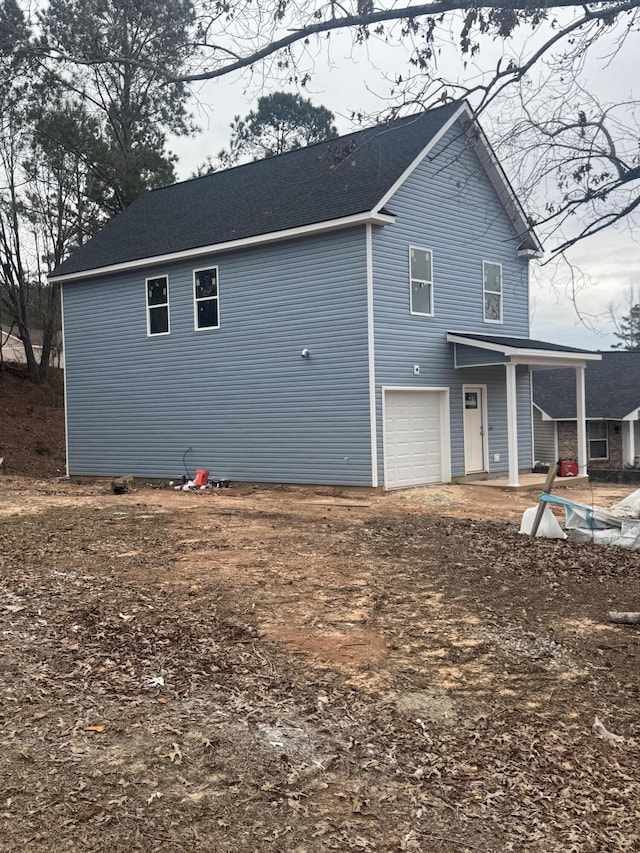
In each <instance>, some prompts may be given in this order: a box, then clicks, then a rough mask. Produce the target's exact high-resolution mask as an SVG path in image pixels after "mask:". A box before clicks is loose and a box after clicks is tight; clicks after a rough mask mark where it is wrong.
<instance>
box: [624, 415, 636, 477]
mask: <svg viewBox="0 0 640 853" xmlns="http://www.w3.org/2000/svg"><path fill="white" fill-rule="evenodd" d="M635 423H636V422H635V421H626V424H627V429H628V430H629V434H628V435H627V458H626V459H625V460H624V463H625V465H631V467H633V463H634V462H635V461H636V429H635Z"/></svg>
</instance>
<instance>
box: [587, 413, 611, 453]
mask: <svg viewBox="0 0 640 853" xmlns="http://www.w3.org/2000/svg"><path fill="white" fill-rule="evenodd" d="M591 423H604V438H589V425H590V424H591ZM592 441H604V442H605V444H606V445H607V455H606V456H592V455H591V442H592ZM587 444H588V445H589V462H602V460H603V459H608V458H609V422H608V421H595V420H588V421H587Z"/></svg>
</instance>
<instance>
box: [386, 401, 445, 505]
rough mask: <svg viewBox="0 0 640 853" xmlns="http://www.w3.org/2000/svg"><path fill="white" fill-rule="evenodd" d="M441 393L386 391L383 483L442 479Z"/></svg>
mask: <svg viewBox="0 0 640 853" xmlns="http://www.w3.org/2000/svg"><path fill="white" fill-rule="evenodd" d="M443 396H444V395H443V394H441V393H440V392H438V391H385V398H384V399H385V407H384V453H385V486H386V488H387V489H397V488H400V487H402V486H418V485H420V484H422V483H441V482H442V480H443V479H444V477H443V470H442V441H443V436H442V417H441V403H442V400H443Z"/></svg>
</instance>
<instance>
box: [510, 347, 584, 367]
mask: <svg viewBox="0 0 640 853" xmlns="http://www.w3.org/2000/svg"><path fill="white" fill-rule="evenodd" d="M511 361H512V362H513V363H514V364H528V365H530V366H531V367H532V368H533V369H534V370H535V369H538V370H544V369H545V368H547V367H548V368H549V369H551V368H554V367H586V366H587V361H600V356H599V355H589V354H585V353H581V352H562V351H558V350H540V349H535V350H524V349H523V350H514V354H513V355H512V356H511Z"/></svg>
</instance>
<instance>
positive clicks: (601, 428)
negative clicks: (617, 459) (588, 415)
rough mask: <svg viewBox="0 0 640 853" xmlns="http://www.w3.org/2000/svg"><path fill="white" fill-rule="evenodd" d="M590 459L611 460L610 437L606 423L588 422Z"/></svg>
mask: <svg viewBox="0 0 640 853" xmlns="http://www.w3.org/2000/svg"><path fill="white" fill-rule="evenodd" d="M587 438H588V440H589V459H608V458H609V435H608V432H607V422H606V421H587Z"/></svg>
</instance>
